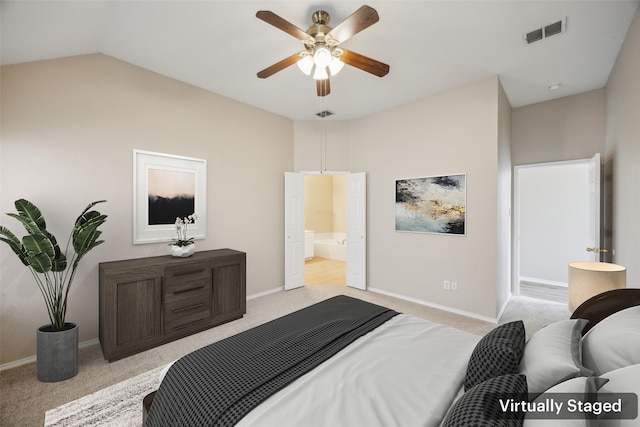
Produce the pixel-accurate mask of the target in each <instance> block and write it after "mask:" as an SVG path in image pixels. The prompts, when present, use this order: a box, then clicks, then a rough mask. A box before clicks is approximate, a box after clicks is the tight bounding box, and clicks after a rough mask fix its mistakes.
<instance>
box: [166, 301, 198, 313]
mask: <svg viewBox="0 0 640 427" xmlns="http://www.w3.org/2000/svg"><path fill="white" fill-rule="evenodd" d="M203 305H204V303H200V304H193V305H190V306H188V307H182V308H176V309H175V310H173V312H174V313H182V312H183V311H188V310H193V309H194V308H199V307H202V306H203Z"/></svg>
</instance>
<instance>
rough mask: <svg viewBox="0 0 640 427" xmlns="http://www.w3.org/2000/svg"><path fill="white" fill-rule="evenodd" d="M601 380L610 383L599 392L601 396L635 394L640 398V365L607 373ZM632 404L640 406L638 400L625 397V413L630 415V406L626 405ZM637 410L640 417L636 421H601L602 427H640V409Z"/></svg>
mask: <svg viewBox="0 0 640 427" xmlns="http://www.w3.org/2000/svg"><path fill="white" fill-rule="evenodd" d="M600 378H606V379H608V380H609V381H608V382H607V383H606V384H605V385H604V386H602V388H601V389H600V390H599V391H598V394H599V395H602V393H634V394H635V395H636V396H640V364H638V365H631V366H625V367H624V368H620V369H616V370H614V371H610V372H607V373H606V374H604V375H602V376H601V377H600ZM630 403H635V404H636V405H639V404H638V399H637V398H636V399H635V400H631V399H627V398H626V397H625V398H623V399H622V411H623V413H625V412H626V413H628V412H627V411H629V409H628V406H625V405H629V404H630ZM625 408H627V409H625ZM636 410H637V411H638V414H639V415H638V417H637V418H636V419H634V420H605V419H599V420H598V421H599V423H600V427H638V424H639V422H640V408H636Z"/></svg>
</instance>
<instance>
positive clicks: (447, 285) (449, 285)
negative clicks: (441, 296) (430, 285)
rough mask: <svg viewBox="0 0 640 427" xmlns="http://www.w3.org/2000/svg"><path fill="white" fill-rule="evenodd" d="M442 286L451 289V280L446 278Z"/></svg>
mask: <svg viewBox="0 0 640 427" xmlns="http://www.w3.org/2000/svg"><path fill="white" fill-rule="evenodd" d="M442 287H443V288H445V289H446V290H451V282H449V281H448V280H445V281H444V282H443V284H442Z"/></svg>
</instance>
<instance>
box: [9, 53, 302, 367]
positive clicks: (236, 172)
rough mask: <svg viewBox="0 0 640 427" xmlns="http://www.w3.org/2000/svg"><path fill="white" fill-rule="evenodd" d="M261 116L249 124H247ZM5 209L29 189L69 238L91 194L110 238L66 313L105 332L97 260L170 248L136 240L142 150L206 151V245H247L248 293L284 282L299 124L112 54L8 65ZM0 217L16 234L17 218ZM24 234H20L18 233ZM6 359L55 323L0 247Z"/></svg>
mask: <svg viewBox="0 0 640 427" xmlns="http://www.w3.org/2000/svg"><path fill="white" fill-rule="evenodd" d="M247 123H251V126H247ZM1 141H2V142H1V144H2V145H1V147H0V148H1V151H0V153H1V157H0V166H1V167H0V170H1V171H0V183H1V184H0V185H2V187H1V190H2V193H1V194H0V196H1V197H0V211H1V212H3V213H4V212H13V211H15V210H14V207H13V201H14V200H16V199H18V198H22V197H24V198H27V199H30V200H31V201H33V202H34V203H36V204H37V205H38V206H39V207H40V208H41V210H42V211H43V213H44V215H45V218H46V219H47V221H48V225H49V227H50V229H51V231H52V232H54V234H56V235H58V236H59V237H58V239H59V240H66V237H67V233H68V231H69V230H70V227H71V223H72V221H73V220H74V219H75V217H76V216H77V215H78V214H79V213H80V211H81V210H82V209H83V208H84V206H85V205H86V204H87V203H88V202H89V201H92V200H97V199H107V200H108V203H107V204H104V205H101V206H100V208H101V211H103V212H104V213H106V214H108V215H109V218H108V221H107V223H106V224H105V225H104V227H103V229H104V234H103V238H104V240H105V241H106V243H105V244H103V245H101V246H99V247H98V248H96V249H95V250H94V251H93V252H91V253H89V254H88V255H87V256H86V258H85V259H84V260H83V262H82V264H81V266H80V270H79V272H78V276H77V277H76V281H75V283H74V286H73V288H72V293H71V296H70V303H69V312H68V317H67V319H68V320H69V321H73V322H76V323H78V324H79V328H80V341H81V342H84V341H88V340H93V339H96V338H97V336H98V315H97V313H98V263H99V262H101V261H110V260H116V259H126V258H137V257H145V256H151V255H164V254H166V253H167V246H166V244H165V243H157V244H148V245H133V244H132V198H133V195H132V187H133V184H132V172H133V166H132V156H133V155H132V151H133V149H142V150H149V151H157V152H162V153H170V154H178V155H183V156H189V157H196V158H203V159H206V160H207V162H208V163H207V165H208V175H207V178H208V179H207V196H208V197H207V223H208V235H207V238H206V239H204V240H199V241H197V248H198V250H205V249H214V248H222V247H229V248H233V249H238V250H241V251H245V252H246V253H247V293H248V294H249V295H251V294H256V293H260V292H263V291H267V290H271V289H274V288H278V287H281V286H282V285H283V280H284V279H283V267H282V266H283V262H284V255H283V254H284V246H283V242H282V235H283V232H284V230H283V227H284V226H283V221H282V218H283V215H284V211H283V203H282V200H283V172H284V171H286V170H291V169H292V167H293V122H292V121H290V120H288V119H284V118H282V117H280V116H277V115H274V114H271V113H267V112H265V111H262V110H258V109H256V108H253V107H250V106H247V105H245V104H242V103H239V102H236V101H233V100H230V99H227V98H224V97H221V96H219V95H215V94H212V93H210V92H207V91H204V90H200V89H198V88H195V87H193V86H190V85H186V84H183V83H180V82H177V81H175V80H172V79H169V78H166V77H163V76H160V75H158V74H154V73H151V72H148V71H146V70H143V69H141V68H138V67H134V66H132V65H130V64H127V63H124V62H121V61H119V60H115V59H113V58H110V57H108V56H104V55H87V56H79V57H72V58H66V59H60V60H51V61H40V62H33V63H26V64H21V65H12V66H6V67H3V68H2V129H1ZM0 223H1V224H3V225H6V226H8V227H9V228H10V229H12V230H14V231H15V232H18V230H20V227H19V224H18V223H17V221H15V220H12V219H11V218H8V217H6V216H5V215H2V217H1V218H0ZM20 232H21V231H20ZM0 265H1V267H0V280H1V286H0V297H1V298H0V325H1V326H0V339H1V341H0V364H6V363H9V362H14V361H17V360H21V359H23V358H27V357H30V356H33V355H34V354H35V336H36V334H35V331H36V329H37V328H38V327H39V326H41V325H43V324H45V323H48V318H47V315H46V312H45V308H44V303H43V301H42V297H41V296H40V294H39V293H38V291H37V290H36V289H37V288H36V286H35V284H34V283H33V278H32V277H31V276H30V274H29V272H28V270H27V269H26V268H24V267H23V266H22V264H21V263H20V262H19V261H18V259H17V257H16V256H15V255H14V254H13V253H12V252H11V251H10V249H9V248H8V247H7V246H6V245H5V244H1V245H0Z"/></svg>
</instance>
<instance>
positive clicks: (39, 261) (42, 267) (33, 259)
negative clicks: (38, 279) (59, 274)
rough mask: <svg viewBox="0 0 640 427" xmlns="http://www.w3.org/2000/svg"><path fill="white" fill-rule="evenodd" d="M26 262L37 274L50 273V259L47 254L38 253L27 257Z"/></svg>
mask: <svg viewBox="0 0 640 427" xmlns="http://www.w3.org/2000/svg"><path fill="white" fill-rule="evenodd" d="M27 262H28V263H29V265H30V266H31V267H32V268H33V269H34V270H35V271H36V272H37V273H46V272H47V271H51V258H49V257H48V256H47V254H44V253H39V254H35V255H31V256H28V257H27Z"/></svg>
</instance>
